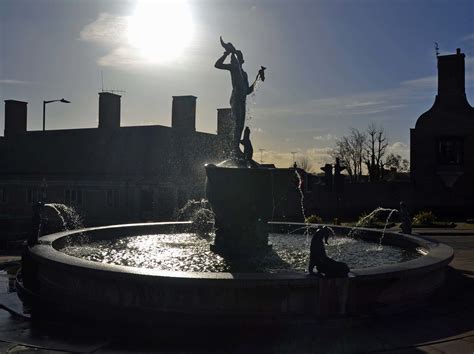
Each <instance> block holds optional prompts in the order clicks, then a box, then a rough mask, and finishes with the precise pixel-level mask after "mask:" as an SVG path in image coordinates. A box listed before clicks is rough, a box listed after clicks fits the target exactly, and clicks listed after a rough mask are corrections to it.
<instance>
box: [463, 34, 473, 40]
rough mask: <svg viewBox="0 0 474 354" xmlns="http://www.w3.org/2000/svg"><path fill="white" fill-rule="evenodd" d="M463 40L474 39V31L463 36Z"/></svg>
mask: <svg viewBox="0 0 474 354" xmlns="http://www.w3.org/2000/svg"><path fill="white" fill-rule="evenodd" d="M461 41H474V33H471V34H468V35H466V36H464V37H462V38H461Z"/></svg>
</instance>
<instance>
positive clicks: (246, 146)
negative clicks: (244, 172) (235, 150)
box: [240, 127, 253, 161]
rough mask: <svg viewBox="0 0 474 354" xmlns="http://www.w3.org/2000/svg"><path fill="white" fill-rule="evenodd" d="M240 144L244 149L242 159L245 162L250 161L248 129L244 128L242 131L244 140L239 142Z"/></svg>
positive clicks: (251, 150)
mask: <svg viewBox="0 0 474 354" xmlns="http://www.w3.org/2000/svg"><path fill="white" fill-rule="evenodd" d="M240 144H242V146H243V147H244V158H245V159H246V160H247V161H252V157H253V147H252V142H251V141H250V128H249V127H246V128H245V131H244V138H243V139H242V140H241V141H240Z"/></svg>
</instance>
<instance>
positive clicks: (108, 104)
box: [99, 92, 121, 129]
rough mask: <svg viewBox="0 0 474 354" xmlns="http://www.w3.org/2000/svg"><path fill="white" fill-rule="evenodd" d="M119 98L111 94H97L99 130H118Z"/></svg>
mask: <svg viewBox="0 0 474 354" xmlns="http://www.w3.org/2000/svg"><path fill="white" fill-rule="evenodd" d="M120 97H121V96H119V95H116V94H115V93H111V92H99V128H105V129H113V128H120Z"/></svg>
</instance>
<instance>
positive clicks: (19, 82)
mask: <svg viewBox="0 0 474 354" xmlns="http://www.w3.org/2000/svg"><path fill="white" fill-rule="evenodd" d="M32 83H33V81H22V80H14V79H0V85H29V84H32Z"/></svg>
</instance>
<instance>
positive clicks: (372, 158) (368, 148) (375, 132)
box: [364, 123, 388, 182]
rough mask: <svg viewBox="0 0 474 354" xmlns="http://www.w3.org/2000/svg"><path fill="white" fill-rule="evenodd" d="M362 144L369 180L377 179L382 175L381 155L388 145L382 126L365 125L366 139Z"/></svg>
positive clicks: (383, 154)
mask: <svg viewBox="0 0 474 354" xmlns="http://www.w3.org/2000/svg"><path fill="white" fill-rule="evenodd" d="M364 145H365V147H364V148H365V151H364V155H365V156H364V162H365V165H366V166H367V171H368V173H369V178H370V181H371V182H376V181H379V180H380V179H381V178H382V177H383V176H382V171H383V165H384V164H383V157H384V156H385V153H386V150H387V146H388V142H387V136H386V134H385V131H384V129H383V127H381V126H377V125H376V124H375V123H370V124H369V126H368V127H367V140H366V142H365V144H364Z"/></svg>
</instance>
